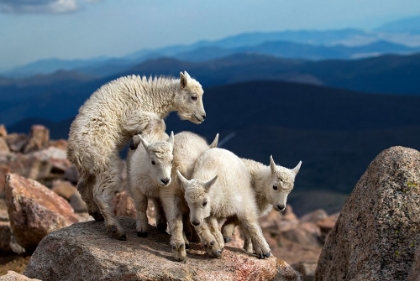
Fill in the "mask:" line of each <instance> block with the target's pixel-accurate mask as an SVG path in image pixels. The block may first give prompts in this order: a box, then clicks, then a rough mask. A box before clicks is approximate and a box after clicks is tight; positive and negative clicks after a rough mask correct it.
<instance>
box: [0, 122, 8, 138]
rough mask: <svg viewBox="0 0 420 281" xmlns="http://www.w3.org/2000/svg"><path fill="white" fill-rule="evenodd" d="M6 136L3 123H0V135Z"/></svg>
mask: <svg viewBox="0 0 420 281" xmlns="http://www.w3.org/2000/svg"><path fill="white" fill-rule="evenodd" d="M6 136H7V130H6V127H5V126H4V124H0V137H6Z"/></svg>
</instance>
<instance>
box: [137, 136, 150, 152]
mask: <svg viewBox="0 0 420 281" xmlns="http://www.w3.org/2000/svg"><path fill="white" fill-rule="evenodd" d="M137 136H138V137H139V138H140V141H141V143H142V144H143V146H144V149H146V151H147V147H148V146H149V142H148V141H147V140H145V139H144V138H142V137H141V136H140V135H137Z"/></svg>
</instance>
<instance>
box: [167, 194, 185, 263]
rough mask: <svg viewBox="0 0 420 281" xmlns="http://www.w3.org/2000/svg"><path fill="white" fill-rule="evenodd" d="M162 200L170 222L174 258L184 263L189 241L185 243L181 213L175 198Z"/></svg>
mask: <svg viewBox="0 0 420 281" xmlns="http://www.w3.org/2000/svg"><path fill="white" fill-rule="evenodd" d="M161 199H162V205H163V209H164V210H165V215H166V219H167V221H168V225H169V231H170V232H171V239H170V246H171V248H172V254H173V257H174V259H175V260H176V261H183V260H185V258H186V257H187V251H186V250H185V249H186V243H188V241H187V242H186V241H185V238H184V234H183V227H182V215H181V213H180V212H179V210H178V208H177V206H176V204H175V199H174V198H173V197H172V198H171V197H164V198H162V197H161Z"/></svg>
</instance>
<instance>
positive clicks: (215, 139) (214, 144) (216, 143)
mask: <svg viewBox="0 0 420 281" xmlns="http://www.w3.org/2000/svg"><path fill="white" fill-rule="evenodd" d="M218 144H219V134H217V135H216V137H215V138H214V140H213V142H212V143H211V144H210V148H215V147H217V145H218Z"/></svg>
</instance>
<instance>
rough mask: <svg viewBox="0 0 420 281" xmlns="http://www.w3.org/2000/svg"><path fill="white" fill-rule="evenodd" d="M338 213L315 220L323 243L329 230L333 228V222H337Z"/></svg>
mask: <svg viewBox="0 0 420 281" xmlns="http://www.w3.org/2000/svg"><path fill="white" fill-rule="evenodd" d="M338 215H339V213H337V214H334V215H331V216H328V217H326V218H325V219H322V220H319V221H317V222H316V224H317V225H318V227H319V229H320V230H321V240H322V242H323V243H325V241H326V239H327V236H328V234H329V233H330V232H331V230H332V229H333V228H334V225H335V223H336V222H337V219H338Z"/></svg>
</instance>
